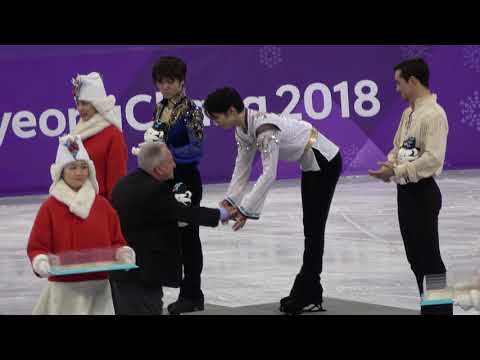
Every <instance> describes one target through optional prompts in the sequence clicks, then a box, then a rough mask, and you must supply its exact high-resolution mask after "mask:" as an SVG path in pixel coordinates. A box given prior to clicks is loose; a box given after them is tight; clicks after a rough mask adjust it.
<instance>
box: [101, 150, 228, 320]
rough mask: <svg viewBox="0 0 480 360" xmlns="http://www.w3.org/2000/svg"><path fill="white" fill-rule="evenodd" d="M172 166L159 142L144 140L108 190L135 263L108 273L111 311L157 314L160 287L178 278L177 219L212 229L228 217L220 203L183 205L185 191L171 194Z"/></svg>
mask: <svg viewBox="0 0 480 360" xmlns="http://www.w3.org/2000/svg"><path fill="white" fill-rule="evenodd" d="M174 169H175V162H174V161H173V158H172V155H171V153H170V151H169V150H168V148H167V147H166V145H165V144H162V143H159V142H152V143H147V144H145V145H143V146H142V148H141V150H140V153H139V154H138V169H137V170H135V171H134V172H133V173H130V174H129V175H127V176H125V177H123V178H122V179H121V180H120V181H119V182H118V183H117V185H116V186H115V188H114V189H113V191H112V200H111V202H112V205H113V207H114V208H115V210H116V211H117V213H118V215H119V217H120V224H121V227H122V232H123V235H124V237H125V239H126V240H127V243H128V245H129V246H130V247H132V248H133V249H134V250H135V253H136V261H137V265H138V266H139V268H138V269H134V270H130V271H125V272H123V271H122V272H121V271H116V272H112V273H111V274H110V284H111V288H112V297H113V304H114V307H115V313H116V314H117V315H128V314H130V315H142V314H145V315H161V314H162V308H163V302H162V298H163V291H162V286H166V287H174V288H178V287H179V286H180V283H181V281H182V258H181V256H182V253H181V242H180V241H181V238H180V234H181V233H180V229H179V223H187V224H195V225H203V226H210V227H216V226H217V225H218V224H219V222H220V221H226V220H228V219H230V217H231V215H232V214H230V213H229V211H228V210H226V209H224V208H222V207H221V208H218V209H211V208H204V207H189V206H186V205H188V202H189V196H188V195H189V194H187V195H185V194H177V195H175V193H174V191H175V190H176V189H178V187H175V183H174V181H173V174H174ZM198 310H203V309H198Z"/></svg>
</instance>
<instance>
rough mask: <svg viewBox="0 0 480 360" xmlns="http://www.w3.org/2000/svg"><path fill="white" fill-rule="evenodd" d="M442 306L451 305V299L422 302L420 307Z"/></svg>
mask: <svg viewBox="0 0 480 360" xmlns="http://www.w3.org/2000/svg"><path fill="white" fill-rule="evenodd" d="M444 304H453V300H452V299H437V300H422V301H420V305H422V306H425V305H444Z"/></svg>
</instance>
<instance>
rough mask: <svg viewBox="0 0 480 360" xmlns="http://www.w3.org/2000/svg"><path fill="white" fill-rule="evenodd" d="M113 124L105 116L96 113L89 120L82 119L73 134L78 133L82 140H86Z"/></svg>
mask: <svg viewBox="0 0 480 360" xmlns="http://www.w3.org/2000/svg"><path fill="white" fill-rule="evenodd" d="M110 125H111V124H110V123H109V122H108V121H107V120H105V119H104V118H103V116H102V115H100V114H98V113H97V114H95V115H93V116H92V118H91V119H89V120H87V121H83V120H80V121H79V123H78V124H77V126H76V127H75V129H74V130H73V131H72V134H73V135H78V136H80V138H81V139H82V140H86V139H88V138H90V137H92V136H94V135H97V134H98V133H100V132H102V131H103V130H105V129H106V128H107V127H109V126H110Z"/></svg>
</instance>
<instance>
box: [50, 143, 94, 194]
mask: <svg viewBox="0 0 480 360" xmlns="http://www.w3.org/2000/svg"><path fill="white" fill-rule="evenodd" d="M58 140H59V145H58V150H57V157H56V158H55V163H54V164H52V166H51V167H50V175H51V176H52V180H53V184H52V188H53V187H54V186H55V185H56V184H57V183H58V181H60V179H61V178H62V172H63V169H64V168H65V166H67V165H68V164H70V163H71V162H74V161H78V160H84V161H86V162H87V164H88V170H89V179H90V182H91V183H92V186H93V188H94V189H95V192H96V193H97V194H98V192H99V190H98V182H97V174H96V172H95V165H94V164H93V161H92V160H90V157H89V156H88V153H87V150H85V147H84V146H83V143H82V140H81V139H80V136H78V135H66V136H63V137H61V138H59V139H58Z"/></svg>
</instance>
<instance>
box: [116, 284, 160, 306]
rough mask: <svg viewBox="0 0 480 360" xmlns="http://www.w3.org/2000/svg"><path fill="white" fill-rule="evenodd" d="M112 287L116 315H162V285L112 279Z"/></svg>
mask: <svg viewBox="0 0 480 360" xmlns="http://www.w3.org/2000/svg"><path fill="white" fill-rule="evenodd" d="M110 287H111V289H112V300H113V307H114V309H115V314H116V315H162V308H163V301H162V298H163V290H162V287H147V286H144V285H143V284H142V283H141V282H138V281H135V282H132V281H117V280H113V279H110Z"/></svg>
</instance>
